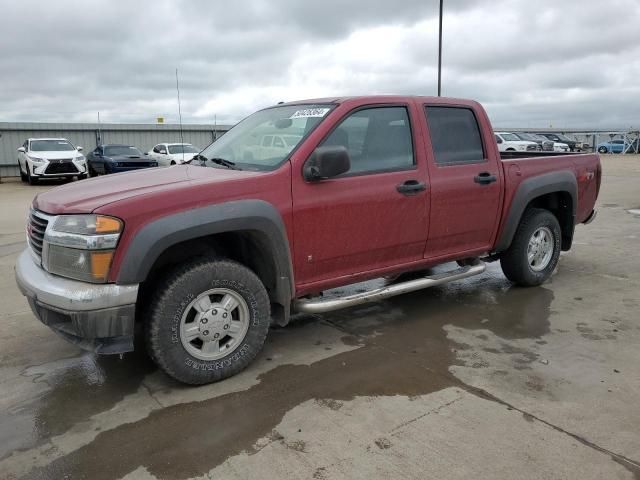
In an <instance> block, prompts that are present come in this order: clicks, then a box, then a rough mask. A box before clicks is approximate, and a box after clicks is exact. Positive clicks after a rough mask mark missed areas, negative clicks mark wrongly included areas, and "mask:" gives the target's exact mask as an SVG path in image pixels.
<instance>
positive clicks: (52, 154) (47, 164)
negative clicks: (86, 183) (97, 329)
mask: <svg viewBox="0 0 640 480" xmlns="http://www.w3.org/2000/svg"><path fill="white" fill-rule="evenodd" d="M81 151H82V147H74V146H73V145H72V144H71V142H69V140H67V139H66V138H28V139H26V140H25V142H24V143H23V144H22V146H21V147H20V148H18V168H19V169H20V178H21V179H22V181H24V182H26V181H28V182H29V183H30V184H31V185H33V184H34V183H36V182H37V181H38V179H39V178H64V177H66V178H70V177H78V179H79V180H81V179H83V178H87V159H86V158H84V155H82V154H81V153H80V152H81Z"/></svg>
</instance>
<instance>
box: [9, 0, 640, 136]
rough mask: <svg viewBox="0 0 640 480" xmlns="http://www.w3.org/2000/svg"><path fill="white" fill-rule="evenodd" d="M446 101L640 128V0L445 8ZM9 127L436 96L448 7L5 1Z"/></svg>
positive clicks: (302, 0) (326, 1)
mask: <svg viewBox="0 0 640 480" xmlns="http://www.w3.org/2000/svg"><path fill="white" fill-rule="evenodd" d="M444 3H445V20H444V49H443V87H442V90H443V95H445V96H455V97H465V98H473V99H476V100H479V101H481V102H482V103H483V104H484V105H485V107H486V108H487V110H488V112H489V115H490V116H491V118H492V120H493V122H494V124H495V125H497V126H505V127H506V126H513V127H520V126H522V127H548V126H550V125H553V126H554V127H563V126H564V127H603V128H626V127H629V126H634V127H635V128H637V127H639V126H640V0H608V1H607V2H596V1H586V0H562V1H559V0H536V1H535V2H534V1H531V0H503V1H500V0H496V1H491V2H488V1H480V0H477V1H471V0H445V1H444ZM0 12H2V13H1V18H2V27H1V28H0V48H1V51H0V121H65V122H73V121H89V122H95V121H96V119H97V112H98V111H99V112H100V116H101V120H102V121H103V122H155V118H156V117H157V116H163V117H165V121H166V122H173V121H176V120H177V101H176V90H175V68H176V67H177V68H178V69H179V75H180V85H181V98H182V114H183V121H184V122H185V123H210V122H213V120H214V117H215V118H217V121H218V123H230V122H235V121H237V120H239V119H241V118H242V117H243V116H245V115H247V114H249V113H251V112H252V111H254V110H255V109H257V108H260V107H264V106H267V105H270V104H273V103H276V102H278V101H281V100H284V101H289V100H296V99H302V98H313V97H325V96H334V95H336V96H337V95H362V94H377V93H398V94H419V95H435V94H436V81H437V45H438V43H437V42H438V16H437V15H438V1H437V0H343V1H339V0H323V1H308V0H265V1H261V0H247V1H244V0H236V1H234V2H227V1H224V2H223V1H214V0H153V1H138V0H128V1H123V0H83V1H82V2H79V1H76V0H73V1H72V0H56V1H55V2H45V1H44V0H41V1H30V0H20V1H13V0H0Z"/></svg>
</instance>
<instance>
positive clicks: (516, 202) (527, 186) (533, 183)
mask: <svg viewBox="0 0 640 480" xmlns="http://www.w3.org/2000/svg"><path fill="white" fill-rule="evenodd" d="M556 192H566V193H568V194H569V195H570V196H571V203H572V206H571V208H572V212H571V215H572V219H573V225H574V226H575V217H576V206H577V204H578V182H577V180H576V176H575V173H574V172H572V171H569V170H563V171H560V172H550V173H545V174H542V175H538V176H535V177H531V178H528V179H526V180H524V181H523V182H522V183H521V184H520V185H519V186H518V190H517V191H516V194H515V195H514V197H513V201H512V202H511V207H510V208H509V212H508V213H507V218H506V220H505V222H504V227H503V228H502V233H501V235H500V237H499V238H498V241H497V243H496V248H495V249H494V253H499V252H502V251H504V250H506V249H507V248H509V246H510V245H511V241H512V240H513V237H514V235H515V233H516V230H517V228H518V225H519V224H520V219H521V218H522V215H523V214H524V211H525V209H526V208H527V205H529V203H530V202H531V201H532V200H533V199H535V198H538V197H540V196H542V195H546V194H549V193H556ZM571 237H573V228H572V229H571ZM563 243H564V242H563ZM568 245H569V246H570V245H571V238H570V239H569V243H568ZM567 249H568V248H567Z"/></svg>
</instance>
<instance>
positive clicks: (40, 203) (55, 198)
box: [33, 165, 256, 215]
mask: <svg viewBox="0 0 640 480" xmlns="http://www.w3.org/2000/svg"><path fill="white" fill-rule="evenodd" d="M254 175H256V173H255V172H244V171H238V170H224V169H218V168H207V167H197V166H192V165H177V166H174V167H168V168H151V169H144V170H138V171H134V172H125V173H116V174H112V175H106V176H101V177H97V178H90V179H88V180H81V181H78V182H73V183H69V184H67V185H63V186H61V187H57V188H54V189H52V190H49V191H47V192H44V193H41V194H39V195H38V196H37V197H36V198H35V199H34V200H33V206H34V208H36V209H38V210H40V211H42V212H45V213H49V214H54V215H55V214H61V213H91V212H93V211H94V210H96V209H97V208H100V207H103V206H105V205H107V204H109V203H113V202H118V201H120V200H125V199H127V198H131V197H136V196H140V195H147V194H150V193H157V192H162V191H165V190H166V191H169V190H171V189H172V188H174V186H175V185H176V184H181V183H185V182H191V181H207V182H210V183H212V184H218V183H222V182H225V181H228V180H232V179H240V178H243V177H251V176H254Z"/></svg>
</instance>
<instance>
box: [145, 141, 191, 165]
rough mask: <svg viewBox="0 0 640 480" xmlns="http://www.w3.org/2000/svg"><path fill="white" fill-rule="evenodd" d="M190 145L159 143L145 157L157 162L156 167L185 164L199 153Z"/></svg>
mask: <svg viewBox="0 0 640 480" xmlns="http://www.w3.org/2000/svg"><path fill="white" fill-rule="evenodd" d="M200 150H201V149H199V148H197V147H194V146H193V145H191V144H190V143H159V144H158V145H156V146H155V147H153V149H152V150H151V151H150V152H147V155H148V156H150V157H151V158H153V159H154V160H157V161H158V165H161V166H162V165H165V166H166V165H176V164H180V163H184V162H187V161H189V160H191V159H192V158H193V156H194V155H196V154H197V153H200Z"/></svg>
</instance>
